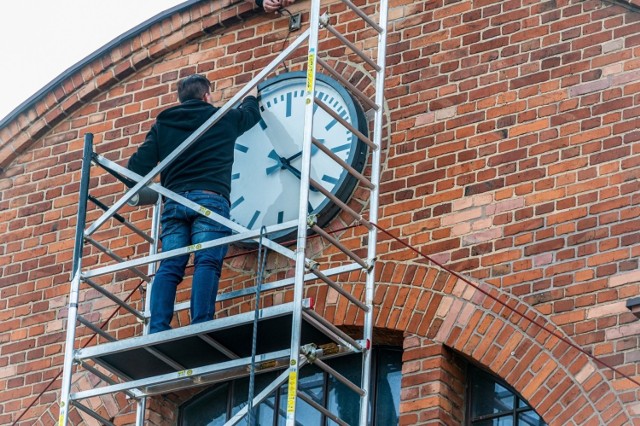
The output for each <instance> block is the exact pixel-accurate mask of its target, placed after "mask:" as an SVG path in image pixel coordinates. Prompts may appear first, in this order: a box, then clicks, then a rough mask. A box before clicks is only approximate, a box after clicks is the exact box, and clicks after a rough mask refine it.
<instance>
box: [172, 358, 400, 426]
mask: <svg viewBox="0 0 640 426" xmlns="http://www.w3.org/2000/svg"><path fill="white" fill-rule="evenodd" d="M371 352H372V353H371V356H372V358H371V371H372V373H371V376H370V380H371V385H370V389H371V390H372V392H371V400H370V401H369V404H370V405H369V407H370V418H371V424H373V425H375V424H376V423H375V422H376V417H377V415H378V413H377V408H378V407H377V405H378V404H376V401H377V399H378V396H379V393H378V391H379V389H378V386H377V380H378V377H379V371H378V370H379V362H380V356H381V354H382V353H385V352H396V353H397V354H398V355H399V359H400V361H399V362H400V364H399V367H400V371H401V369H402V348H401V347H398V346H382V345H381V346H375V347H374V348H373V350H372V351H371ZM356 355H357V354H352V355H348V356H356ZM360 368H361V367H360ZM318 372H319V373H321V374H322V405H323V406H324V407H326V406H327V405H328V403H329V374H328V373H327V372H325V371H323V370H321V369H318ZM267 374H268V373H267ZM360 374H362V371H361V372H360ZM247 379H248V376H245V377H242V378H238V379H234V380H230V381H226V382H220V383H216V384H214V385H212V386H210V387H208V388H206V389H204V390H203V391H201V392H199V393H198V394H196V395H193V396H192V397H191V398H189V399H187V400H186V401H184V402H182V404H180V406H179V407H178V419H177V425H178V426H184V425H185V424H186V421H187V419H186V417H185V416H186V414H185V412H186V411H187V410H186V409H187V408H188V406H189V405H191V404H196V403H197V402H199V401H202V400H203V399H206V398H208V397H210V395H211V394H213V393H215V392H217V391H218V390H220V389H221V388H222V387H226V388H227V394H226V401H225V407H226V408H225V410H226V417H227V419H229V418H231V416H233V402H234V401H233V397H234V394H235V388H236V386H237V385H238V381H239V380H247ZM284 386H286V383H284V384H283V385H281V386H280V387H278V388H277V389H276V390H275V391H274V393H273V394H272V396H273V397H274V416H273V422H272V423H270V424H269V426H277V424H278V423H277V422H278V414H277V413H278V411H277V410H278V407H279V406H280V403H281V398H282V397H283V396H282V392H281V389H282V388H283V387H284ZM284 397H285V398H286V394H285V395H284ZM318 413H319V414H320V416H321V417H320V418H321V425H322V426H327V425H328V424H329V423H328V422H329V421H330V419H329V418H327V417H326V416H325V415H324V414H322V413H320V412H318ZM399 414H400V413H398V415H399Z"/></svg>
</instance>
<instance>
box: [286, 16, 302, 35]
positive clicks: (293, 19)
mask: <svg viewBox="0 0 640 426" xmlns="http://www.w3.org/2000/svg"><path fill="white" fill-rule="evenodd" d="M300 28H302V13H296V14H294V15H291V16H289V31H298V30H299V29H300Z"/></svg>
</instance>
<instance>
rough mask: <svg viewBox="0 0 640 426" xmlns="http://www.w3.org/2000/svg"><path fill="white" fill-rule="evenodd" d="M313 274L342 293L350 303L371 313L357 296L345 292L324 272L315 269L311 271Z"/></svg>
mask: <svg viewBox="0 0 640 426" xmlns="http://www.w3.org/2000/svg"><path fill="white" fill-rule="evenodd" d="M311 272H312V273H313V274H314V275H315V276H316V277H318V278H319V279H321V280H322V281H324V282H325V284H327V285H328V286H329V287H331V288H332V289H334V290H335V291H337V292H338V293H340V294H341V295H342V296H344V297H346V298H347V299H349V301H350V302H351V303H353V304H354V305H356V306H358V307H359V308H360V309H362V310H363V311H365V312H369V307H368V306H367V305H365V304H364V303H362V302H361V301H360V300H358V299H357V298H356V297H355V296H353V295H352V294H351V293H349V292H348V291H345V290H344V289H343V288H342V287H341V286H340V285H338V283H336V282H335V281H333V280H332V279H330V278H329V277H327V276H326V275H325V274H323V273H322V272H320V271H319V270H317V269H315V268H313V269H311Z"/></svg>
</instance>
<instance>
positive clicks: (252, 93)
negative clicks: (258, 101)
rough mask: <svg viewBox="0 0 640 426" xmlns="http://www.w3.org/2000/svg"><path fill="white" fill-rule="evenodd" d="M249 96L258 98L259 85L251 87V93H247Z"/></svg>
mask: <svg viewBox="0 0 640 426" xmlns="http://www.w3.org/2000/svg"><path fill="white" fill-rule="evenodd" d="M247 96H255V97H256V98H257V97H258V86H254V88H253V89H251V90H250V91H249V93H247Z"/></svg>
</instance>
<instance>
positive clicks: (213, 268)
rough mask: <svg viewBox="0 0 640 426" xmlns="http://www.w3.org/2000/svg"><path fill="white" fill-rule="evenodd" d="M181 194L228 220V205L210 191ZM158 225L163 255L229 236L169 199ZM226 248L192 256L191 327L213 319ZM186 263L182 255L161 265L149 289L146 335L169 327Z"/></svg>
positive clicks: (225, 246)
mask: <svg viewBox="0 0 640 426" xmlns="http://www.w3.org/2000/svg"><path fill="white" fill-rule="evenodd" d="M180 195H182V196H183V197H185V198H188V199H189V200H191V201H193V202H196V203H198V204H200V205H201V206H203V207H206V208H208V209H209V210H211V211H213V212H215V213H218V214H219V215H221V216H224V217H225V218H229V202H228V201H227V200H226V199H225V198H224V197H222V196H220V195H218V194H215V193H212V192H209V191H188V192H182V193H180ZM161 223H162V237H161V238H162V251H163V252H166V251H169V250H174V249H178V248H182V247H186V246H189V245H192V244H198V243H204V242H207V241H211V240H214V239H217V238H221V237H225V236H227V235H230V234H231V231H230V230H229V228H227V227H225V226H223V225H221V224H219V223H217V222H215V221H213V220H211V219H209V218H207V217H205V216H203V215H201V214H199V213H196V212H195V211H193V210H191V209H189V208H187V207H185V206H183V205H182V204H180V203H177V202H175V201H173V200H171V199H166V200H165V203H164V210H163V212H162V219H161ZM227 248H228V247H227V245H223V246H216V247H211V248H208V249H205V250H198V251H196V252H195V253H194V265H195V270H194V272H193V282H192V286H191V323H192V324H196V323H199V322H204V321H209V320H211V319H213V314H214V312H215V304H216V296H217V293H218V280H219V279H220V272H221V270H222V261H223V259H224V257H225V255H226V254H227ZM188 261H189V255H188V254H185V255H181V256H175V257H171V258H169V259H164V260H162V261H161V262H160V267H159V268H158V271H157V273H156V276H155V278H154V280H153V286H152V289H151V320H150V322H149V333H157V332H159V331H164V330H168V329H170V328H171V325H170V324H171V319H172V318H173V307H174V304H175V298H176V289H177V287H178V284H180V282H181V281H182V279H183V278H184V273H185V268H186V266H187V262H188Z"/></svg>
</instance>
